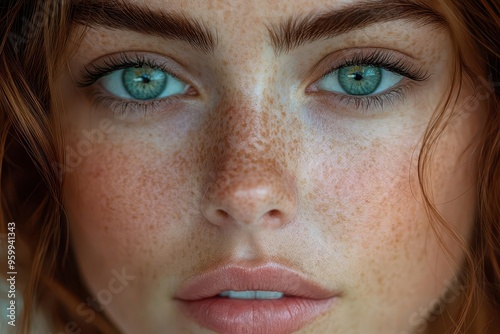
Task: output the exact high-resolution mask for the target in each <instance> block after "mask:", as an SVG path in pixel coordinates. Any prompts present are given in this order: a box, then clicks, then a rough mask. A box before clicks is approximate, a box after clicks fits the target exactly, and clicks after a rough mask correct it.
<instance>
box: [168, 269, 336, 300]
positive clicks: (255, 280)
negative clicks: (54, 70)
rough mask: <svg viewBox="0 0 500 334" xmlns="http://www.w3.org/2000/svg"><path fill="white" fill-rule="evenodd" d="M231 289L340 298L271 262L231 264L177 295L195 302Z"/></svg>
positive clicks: (192, 281)
mask: <svg viewBox="0 0 500 334" xmlns="http://www.w3.org/2000/svg"><path fill="white" fill-rule="evenodd" d="M227 290H234V291H247V290H261V291H279V292H283V294H284V295H285V296H294V297H302V298H309V299H327V298H332V297H335V296H337V295H338V292H336V291H333V290H329V289H328V288H326V287H323V286H321V285H320V284H318V283H316V282H314V281H311V280H310V279H307V278H306V277H305V276H304V275H303V274H302V273H300V272H297V271H295V270H293V269H290V268H288V267H286V266H283V265H280V264H276V263H268V264H264V265H260V266H246V265H237V264H229V265H224V266H220V267H218V268H216V269H215V270H211V271H208V272H205V273H203V274H201V275H198V276H196V277H194V278H192V279H190V280H188V281H187V282H186V283H185V284H182V285H181V287H180V289H179V290H178V291H177V293H176V294H175V298H176V299H180V300H184V301H193V300H199V299H204V298H209V297H214V296H216V295H218V294H219V293H221V292H223V291H227Z"/></svg>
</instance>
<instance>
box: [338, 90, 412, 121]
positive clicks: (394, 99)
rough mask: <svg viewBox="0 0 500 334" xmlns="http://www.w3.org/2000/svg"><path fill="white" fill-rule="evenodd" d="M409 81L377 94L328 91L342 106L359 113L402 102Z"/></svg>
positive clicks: (381, 108) (406, 93)
mask: <svg viewBox="0 0 500 334" xmlns="http://www.w3.org/2000/svg"><path fill="white" fill-rule="evenodd" d="M410 86H411V83H406V84H403V85H399V86H398V87H396V88H393V89H391V90H389V91H387V92H386V93H382V94H378V95H368V96H363V97H361V96H355V95H346V94H336V93H333V94H332V93H330V92H329V93H328V94H329V95H334V97H333V99H335V100H336V102H338V103H341V104H342V105H343V106H346V107H348V108H354V109H356V110H360V113H362V114H367V113H368V111H369V110H373V109H378V110H384V109H386V108H387V106H386V105H387V104H389V105H390V107H391V108H392V107H394V106H395V104H396V103H398V102H399V103H403V102H404V101H405V99H406V98H407V97H408V94H409V91H410Z"/></svg>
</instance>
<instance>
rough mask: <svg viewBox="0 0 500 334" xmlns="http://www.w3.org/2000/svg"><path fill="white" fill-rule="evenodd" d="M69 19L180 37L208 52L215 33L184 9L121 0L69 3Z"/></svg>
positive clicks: (82, 22)
mask: <svg viewBox="0 0 500 334" xmlns="http://www.w3.org/2000/svg"><path fill="white" fill-rule="evenodd" d="M70 12H71V21H72V23H79V24H82V25H84V26H102V27H107V28H112V29H121V30H130V31H135V32H139V33H144V34H147V35H156V36H159V37H163V38H166V39H172V40H179V41H182V42H186V43H188V44H190V45H191V46H193V47H195V48H197V49H198V50H201V51H202V52H204V53H210V52H212V51H213V50H214V48H215V45H216V37H215V36H216V35H215V34H214V33H213V32H212V31H210V29H208V27H207V26H206V25H205V24H204V23H202V22H200V21H198V20H195V19H194V18H192V17H190V16H189V15H188V14H186V13H183V12H165V11H153V10H151V9H149V8H148V7H145V6H139V5H136V4H132V3H130V2H128V1H121V0H111V1H105V0H76V1H73V2H72V3H71V10H70Z"/></svg>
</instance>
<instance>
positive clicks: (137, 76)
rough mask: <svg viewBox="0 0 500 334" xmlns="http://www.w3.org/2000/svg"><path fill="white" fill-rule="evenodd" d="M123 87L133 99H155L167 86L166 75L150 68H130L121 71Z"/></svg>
mask: <svg viewBox="0 0 500 334" xmlns="http://www.w3.org/2000/svg"><path fill="white" fill-rule="evenodd" d="M122 80H123V86H124V87H125V89H126V90H127V92H128V93H129V94H130V95H131V96H132V97H133V98H135V99H138V100H150V99H154V98H157V97H158V96H159V95H160V94H161V93H162V92H163V90H164V89H165V86H166V85H167V74H166V73H165V72H163V71H160V70H156V69H153V68H151V67H147V66H144V67H130V68H127V69H125V70H124V71H123V78H122Z"/></svg>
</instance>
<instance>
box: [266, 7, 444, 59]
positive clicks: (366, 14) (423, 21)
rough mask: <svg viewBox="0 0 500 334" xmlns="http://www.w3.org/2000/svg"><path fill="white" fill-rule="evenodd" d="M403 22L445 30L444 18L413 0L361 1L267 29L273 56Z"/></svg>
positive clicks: (291, 19)
mask: <svg viewBox="0 0 500 334" xmlns="http://www.w3.org/2000/svg"><path fill="white" fill-rule="evenodd" d="M402 19H406V20H409V21H413V22H415V23H417V24H419V25H420V26H424V25H429V24H431V25H435V26H436V27H437V28H444V27H447V26H448V25H447V22H446V20H445V19H444V17H443V16H442V15H441V14H439V13H438V12H436V11H435V10H433V9H432V8H431V7H429V6H427V5H425V4H423V3H419V2H417V1H415V0H376V1H361V2H356V3H355V4H350V5H346V6H345V7H342V8H336V9H333V10H324V11H322V12H320V13H316V14H309V15H305V16H302V17H300V16H299V17H291V18H288V19H287V20H285V21H283V22H281V23H280V24H278V25H273V24H271V25H267V30H268V32H269V37H270V39H271V45H272V46H273V48H274V50H275V53H276V54H279V53H281V52H290V51H292V50H293V49H295V48H297V47H299V46H301V45H303V44H306V43H310V42H313V41H316V40H321V39H326V38H331V37H334V36H337V35H340V34H343V33H346V32H348V31H351V30H355V29H361V28H365V27H367V26H369V25H371V24H375V23H384V22H390V21H396V20H402Z"/></svg>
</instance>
